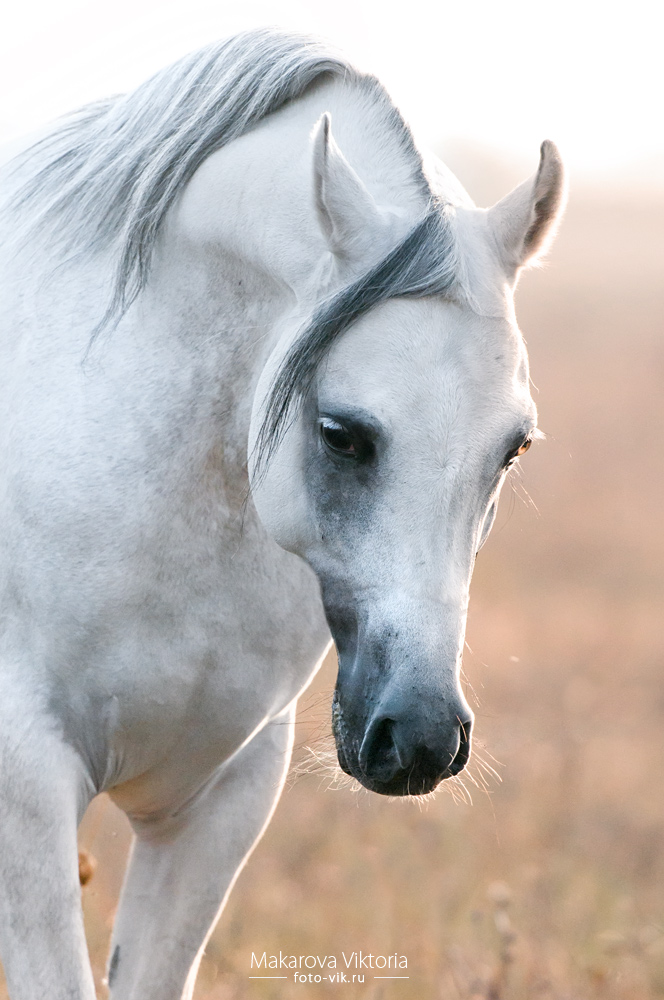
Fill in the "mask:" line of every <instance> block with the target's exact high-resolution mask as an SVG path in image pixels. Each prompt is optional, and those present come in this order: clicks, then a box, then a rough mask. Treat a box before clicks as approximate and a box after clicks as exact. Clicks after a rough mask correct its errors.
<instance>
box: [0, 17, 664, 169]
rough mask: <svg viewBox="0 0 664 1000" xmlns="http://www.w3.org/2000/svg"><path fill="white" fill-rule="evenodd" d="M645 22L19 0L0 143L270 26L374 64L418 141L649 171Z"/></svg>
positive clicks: (657, 60)
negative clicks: (547, 144)
mask: <svg viewBox="0 0 664 1000" xmlns="http://www.w3.org/2000/svg"><path fill="white" fill-rule="evenodd" d="M661 17H662V15H661V5H660V4H656V3H655V2H653V0H630V2H629V3H626V2H622V0H621V2H613V3H612V2H611V0H602V2H596V0H555V2H554V3H541V2H539V0H502V2H501V0H453V2H445V0H437V2H436V3H431V2H429V0H402V2H399V3H397V4H394V5H392V4H390V3H389V2H388V0H328V2H321V0H309V2H304V0H277V2H275V0H273V2H271V3H268V2H266V0H243V2H233V3H230V2H228V0H214V2H212V0H161V2H158V0H112V2H109V0H48V2H46V0H21V2H20V4H12V8H11V9H10V10H9V11H7V12H6V13H5V14H4V16H3V20H4V25H5V30H4V32H3V37H2V39H1V40H0V93H1V95H2V99H1V103H0V139H5V138H12V137H14V136H16V135H19V134H21V133H23V132H25V131H28V130H29V129H32V128H34V127H35V126H37V125H39V124H41V123H42V122H44V121H47V120H48V119H49V118H52V117H53V116H55V115H57V114H59V113H61V112H64V111H66V110H69V109H70V108H72V107H75V106H76V105H80V104H83V103H85V102H87V101H89V100H92V99H94V98H96V97H101V96H104V95H107V94H109V93H117V92H119V91H123V90H127V89H128V88H131V87H133V86H135V85H136V84H138V83H140V82H141V81H142V80H143V79H145V78H146V77H147V76H148V75H150V74H151V73H152V72H153V71H155V70H156V69H159V68H160V67H161V66H163V65H165V64H167V63H168V62H170V61H172V60H174V59H176V58H177V57H178V56H180V55H182V54H184V53H185V52H187V51H188V50H190V49H192V48H196V47H198V46H200V45H203V44H205V43H206V42H208V41H211V40H213V39H216V38H220V37H223V36H224V35H227V34H230V33H232V32H234V31H237V30H240V29H242V28H247V27H253V26H257V25H264V24H279V25H282V26H285V27H296V28H301V29H304V30H312V31H316V32H318V33H322V34H325V35H326V36H327V37H329V38H331V39H332V40H333V41H334V42H336V43H337V45H339V46H340V47H342V48H343V49H344V50H345V51H346V52H347V53H348V54H349V55H350V56H351V57H352V58H353V59H354V60H355V61H356V62H358V63H359V64H360V65H361V66H362V67H363V68H368V69H371V70H372V71H373V72H375V73H377V74H378V75H379V76H380V77H381V79H382V80H383V82H384V83H385V84H386V85H387V87H388V89H389V90H390V92H391V93H392V95H393V97H394V98H395V99H396V101H397V103H398V104H399V105H400V107H401V109H402V111H403V112H404V114H405V115H406V117H407V118H408V119H409V121H410V122H411V124H412V125H413V126H414V127H415V129H416V131H417V133H418V135H419V136H420V137H421V138H422V139H424V140H425V141H426V142H429V143H439V142H440V141H441V140H444V139H446V138H451V137H454V138H464V139H469V140H471V141H473V142H477V143H482V144H485V145H489V146H495V147H497V148H499V149H504V150H505V151H507V152H509V153H511V154H516V155H518V156H527V157H528V159H529V160H530V161H532V160H533V159H536V157H537V148H538V145H539V143H540V141H541V140H542V139H543V138H551V139H554V140H555V141H556V142H557V143H558V144H559V146H560V147H561V150H562V152H563V154H564V157H565V159H566V160H567V162H568V164H569V165H570V167H571V168H572V169H573V170H576V171H586V170H592V171H593V172H597V171H604V170H608V171H611V170H620V169H623V168H625V167H629V166H631V165H632V164H633V163H638V162H639V161H643V162H647V161H648V160H650V162H651V167H650V169H651V170H652V169H654V165H655V164H656V163H657V162H658V161H659V163H660V165H661V166H662V170H663V171H664V113H663V109H662V104H663V102H664V101H663V98H664V77H663V73H662V63H663V61H664V60H663V56H662V28H661ZM663 180H664V178H663Z"/></svg>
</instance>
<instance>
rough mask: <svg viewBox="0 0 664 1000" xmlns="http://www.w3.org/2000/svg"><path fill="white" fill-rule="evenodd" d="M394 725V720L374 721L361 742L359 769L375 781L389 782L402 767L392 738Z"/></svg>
mask: <svg viewBox="0 0 664 1000" xmlns="http://www.w3.org/2000/svg"><path fill="white" fill-rule="evenodd" d="M395 725H396V723H395V721H394V719H390V718H383V719H376V720H375V721H374V722H372V724H371V725H370V726H369V729H368V730H367V732H366V735H365V737H364V739H363V741H362V746H361V747H360V755H359V762H360V767H361V768H362V770H363V771H364V773H365V774H367V775H371V777H372V778H374V780H376V781H389V780H390V779H391V778H393V777H394V775H395V774H396V773H397V771H399V770H400V769H401V767H402V764H401V758H400V756H399V750H398V748H397V744H396V741H395V738H394V727H395Z"/></svg>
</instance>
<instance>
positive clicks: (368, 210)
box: [313, 112, 384, 259]
mask: <svg viewBox="0 0 664 1000" xmlns="http://www.w3.org/2000/svg"><path fill="white" fill-rule="evenodd" d="M313 160H314V162H313V167H314V199H315V202H316V213H317V215H318V220H319V222H320V226H321V229H322V231H323V235H324V236H325V238H326V240H327V243H328V246H329V248H330V250H331V251H332V253H334V254H335V255H336V256H338V257H347V258H351V259H354V258H362V257H363V256H364V255H365V254H366V253H367V251H368V250H370V249H371V245H372V243H374V242H375V239H376V230H377V227H381V226H383V227H384V221H383V219H382V217H381V213H380V211H379V209H378V206H377V205H376V202H375V201H374V199H373V197H372V196H371V194H370V193H369V191H367V189H366V187H365V186H364V184H363V183H362V181H361V180H360V178H359V177H358V175H357V174H356V173H355V171H354V170H353V168H352V167H351V165H350V163H349V162H348V160H347V159H346V157H345V156H344V155H343V153H342V152H341V150H340V149H339V147H338V146H337V144H336V142H335V141H334V137H333V135H332V128H331V120H330V115H329V114H328V113H327V112H326V113H325V114H324V115H322V116H321V118H320V119H319V121H318V122H317V123H316V127H315V129H314V134H313Z"/></svg>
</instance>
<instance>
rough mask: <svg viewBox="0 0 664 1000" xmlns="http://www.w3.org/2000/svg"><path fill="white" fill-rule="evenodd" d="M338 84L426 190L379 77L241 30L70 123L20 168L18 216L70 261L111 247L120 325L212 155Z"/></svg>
mask: <svg viewBox="0 0 664 1000" xmlns="http://www.w3.org/2000/svg"><path fill="white" fill-rule="evenodd" d="M326 76H328V77H329V76H332V77H337V78H341V79H343V80H344V81H346V82H351V83H352V84H355V85H357V87H359V88H360V89H361V90H362V91H363V92H364V93H365V94H367V93H368V94H369V95H370V96H371V97H372V98H373V99H374V100H375V104H376V107H377V110H378V112H379V113H381V114H382V115H383V117H384V118H386V119H387V122H388V126H389V128H390V130H391V131H392V132H394V133H396V135H397V136H398V138H399V142H400V145H401V147H402V149H403V150H404V153H405V155H406V157H407V158H408V159H410V160H411V161H412V163H413V165H414V169H415V173H416V174H417V175H418V176H419V177H420V178H421V183H422V186H423V187H427V185H426V181H425V180H424V175H423V173H422V168H421V159H420V155H419V152H418V151H417V149H416V147H415V144H414V141H413V139H412V136H411V134H410V131H409V129H408V127H407V126H406V124H405V122H404V120H403V118H402V117H401V115H400V114H399V112H398V111H397V109H396V108H395V107H394V105H393V104H392V102H391V101H390V99H389V97H388V95H387V93H386V92H385V90H384V88H383V87H382V85H381V84H380V83H379V82H378V80H376V78H375V77H372V76H368V75H366V74H363V73H361V72H359V71H358V70H357V69H355V68H354V67H353V66H352V65H351V64H350V63H349V62H347V61H346V60H345V59H344V58H343V57H342V56H341V55H340V54H338V53H336V52H335V51H334V50H333V49H332V48H331V47H329V46H328V45H326V44H325V43H324V42H322V41H320V40H318V39H316V38H313V37H310V36H306V35H300V34H293V33H287V32H282V31H278V30H274V29H258V30H252V31H246V32H242V33H240V34H238V35H235V36H233V37H231V38H229V39H227V40H224V41H221V42H218V43H215V44H213V45H210V46H207V47H206V48H204V49H201V50H200V51H198V52H195V53H192V54H191V55H188V56H186V57H184V58H183V59H181V60H179V61H178V62H176V63H175V64H173V65H172V66H170V67H168V68H166V69H164V70H162V71H160V72H159V73H157V74H156V75H155V76H153V77H152V78H151V79H150V80H148V81H146V82H145V83H144V84H142V85H141V86H140V87H138V88H137V89H136V90H135V91H133V92H132V93H130V94H128V95H125V96H120V97H116V98H112V99H109V100H107V101H101V102H98V103H96V104H94V105H90V106H89V107H87V108H83V109H82V110H81V111H79V112H77V113H75V114H74V115H71V116H69V117H68V118H66V119H64V120H63V121H62V122H61V123H59V124H58V125H57V126H56V128H55V129H54V130H53V131H52V132H50V133H49V134H48V135H47V136H46V137H45V138H43V139H41V140H40V141H38V142H37V143H35V144H34V145H33V146H31V147H30V148H29V149H28V150H26V151H25V152H24V153H22V154H20V155H19V157H17V158H16V160H15V161H14V166H16V167H18V169H19V171H20V172H22V173H24V175H25V179H22V180H21V182H20V185H19V187H18V190H14V191H13V193H12V198H11V205H10V206H9V207H8V208H7V209H6V211H8V212H11V214H12V216H13V218H14V219H18V221H19V233H20V231H21V230H22V231H23V232H24V234H27V237H28V238H29V237H30V236H32V235H33V234H34V232H35V231H36V227H37V226H39V233H40V238H42V239H43V238H44V236H47V237H48V238H49V239H50V241H51V243H52V244H53V245H54V246H55V247H56V249H57V250H58V251H61V252H64V254H65V255H71V254H78V253H81V252H82V253H85V252H94V251H97V250H106V249H109V248H110V249H111V251H112V254H113V259H114V266H115V279H114V284H113V293H112V299H111V301H110V303H109V307H108V309H107V312H106V314H105V316H104V318H103V320H102V322H101V324H100V325H99V327H98V329H101V328H103V327H106V326H108V325H112V324H113V323H114V322H116V321H117V320H118V319H119V318H120V317H121V316H122V315H123V314H124V312H125V311H126V310H127V308H128V307H129V306H130V305H131V303H132V302H133V301H134V300H135V299H136V297H137V295H138V294H139V293H140V292H141V290H142V289H143V287H144V286H145V283H146V281H147V277H148V273H149V268H150V263H151V258H152V254H153V249H154V246H155V241H156V239H157V236H158V233H159V231H160V228H161V225H162V223H163V221H164V217H165V215H166V213H167V212H168V210H169V208H170V207H171V205H172V204H173V202H174V200H175V199H176V197H177V196H178V194H179V193H181V191H182V189H183V187H184V185H186V183H187V182H188V181H189V180H190V179H191V177H192V175H193V174H194V172H195V171H196V169H197V168H198V167H199V166H200V165H201V164H202V162H203V161H204V160H205V159H206V158H207V157H208V156H210V155H211V154H212V153H213V152H216V151H217V150H219V149H221V148H222V147H223V146H225V145H227V144H228V143H229V142H231V141H232V140H233V139H236V138H239V137H240V136H242V135H243V134H245V133H246V132H248V131H249V130H250V129H252V128H253V127H254V126H256V125H257V124H258V123H259V122H261V121H262V120H263V119H264V118H266V117H267V116H268V115H270V114H272V113H274V112H276V111H278V110H279V109H280V108H281V107H283V106H284V105H285V104H287V103H288V102H290V101H292V100H295V99H297V98H298V97H300V96H302V95H303V94H304V92H305V91H306V90H307V88H309V87H310V86H311V85H312V84H314V83H316V82H317V81H319V80H320V79H322V78H324V77H326Z"/></svg>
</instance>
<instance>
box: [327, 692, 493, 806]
mask: <svg viewBox="0 0 664 1000" xmlns="http://www.w3.org/2000/svg"><path fill="white" fill-rule="evenodd" d="M431 709H432V706H431V704H430V703H429V704H427V711H426V712H422V711H421V710H420V711H417V710H413V709H412V708H411V710H410V711H409V710H408V708H407V707H404V706H401V707H399V706H397V705H393V706H391V707H389V706H385V707H384V708H382V707H380V706H379V707H378V708H377V709H376V711H375V712H373V713H372V715H371V716H370V718H369V719H368V720H367V723H366V724H365V726H364V727H363V728H362V727H360V730H359V732H358V731H357V729H356V727H355V726H353V725H352V724H349V721H347V720H346V718H345V715H344V711H343V708H342V699H341V698H340V696H339V691H338V690H337V691H336V692H335V698H334V703H333V715H332V718H333V731H334V736H335V741H336V746H337V756H338V758H339V765H340V767H341V769H342V770H343V771H345V772H346V774H350V775H352V777H354V778H355V779H356V780H357V781H359V782H360V784H362V785H364V787H365V788H368V789H369V790H370V791H372V792H377V793H378V794H379V795H395V796H403V795H426V794H428V793H429V792H432V791H433V790H434V789H435V788H436V787H437V786H438V785H439V784H440V782H441V781H444V780H445V779H446V778H451V777H453V776H454V775H456V774H459V772H460V771H462V770H463V769H464V767H465V766H466V764H467V763H468V761H469V759H470V752H471V733H472V727H473V716H472V712H471V711H470V709H469V707H468V705H467V704H465V701H464V700H463V699H462V698H460V697H453V698H451V699H450V700H446V701H445V703H444V704H443V705H441V706H440V711H439V712H438V713H436V712H434V711H432V710H431Z"/></svg>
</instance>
